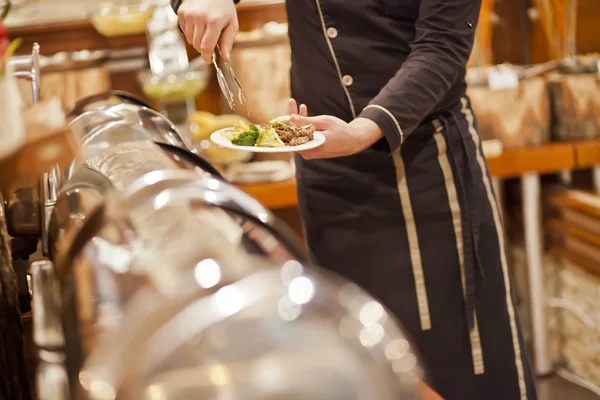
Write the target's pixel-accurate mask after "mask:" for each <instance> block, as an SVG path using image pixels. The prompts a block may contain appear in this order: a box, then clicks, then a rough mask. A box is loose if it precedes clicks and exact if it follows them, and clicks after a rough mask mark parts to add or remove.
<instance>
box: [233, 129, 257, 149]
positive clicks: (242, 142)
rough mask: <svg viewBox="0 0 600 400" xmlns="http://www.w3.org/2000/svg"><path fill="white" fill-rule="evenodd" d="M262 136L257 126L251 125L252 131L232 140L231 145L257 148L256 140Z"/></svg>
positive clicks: (249, 130)
mask: <svg viewBox="0 0 600 400" xmlns="http://www.w3.org/2000/svg"><path fill="white" fill-rule="evenodd" d="M258 135H260V131H259V129H258V127H257V126H256V125H250V129H248V130H247V131H245V132H242V133H240V134H239V135H238V136H237V137H236V138H234V139H232V140H231V144H234V145H236V146H256V140H257V139H258Z"/></svg>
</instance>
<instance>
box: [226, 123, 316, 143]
mask: <svg viewBox="0 0 600 400" xmlns="http://www.w3.org/2000/svg"><path fill="white" fill-rule="evenodd" d="M314 133H315V127H314V126H313V125H306V126H301V127H298V126H295V125H294V124H292V123H291V122H290V120H289V117H282V118H277V119H274V120H272V121H271V122H269V123H268V124H261V125H253V124H248V123H245V122H240V123H238V124H236V125H234V126H233V129H232V130H230V131H226V133H224V135H225V136H226V137H227V139H229V140H230V141H231V144H233V145H236V146H257V147H285V146H300V145H302V144H306V143H308V142H310V141H311V140H313V139H314Z"/></svg>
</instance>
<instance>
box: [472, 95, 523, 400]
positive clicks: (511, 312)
mask: <svg viewBox="0 0 600 400" xmlns="http://www.w3.org/2000/svg"><path fill="white" fill-rule="evenodd" d="M461 103H462V109H461V113H462V114H463V115H464V117H465V119H466V120H467V123H468V130H469V133H470V134H471V138H472V140H473V142H474V143H475V151H476V153H477V164H479V168H480V169H481V175H482V177H483V185H484V186H485V190H486V192H487V198H488V201H489V203H490V207H491V209H492V215H493V217H494V225H495V226H496V235H497V237H498V246H499V248H500V259H501V263H502V275H503V278H504V289H505V299H506V308H507V309H508V316H509V320H510V331H511V336H512V343H513V350H514V354H515V367H516V369H517V380H518V384H519V392H520V394H521V400H527V387H526V386H525V377H524V372H523V359H522V354H521V345H520V344H519V337H518V334H517V321H516V316H515V308H514V305H513V302H512V297H511V289H510V278H509V274H508V262H507V260H506V247H505V243H504V233H503V231H502V225H501V221H500V211H499V208H498V204H497V203H496V200H495V198H494V193H493V191H492V184H491V182H490V179H489V177H488V175H487V173H486V164H485V158H484V157H483V154H482V153H481V151H480V139H479V134H478V133H477V130H476V129H475V125H474V123H475V119H474V117H473V112H472V111H471V109H470V108H469V107H468V104H469V103H468V101H467V99H466V98H464V97H463V98H462V99H461Z"/></svg>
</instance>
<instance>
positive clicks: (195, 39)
mask: <svg viewBox="0 0 600 400" xmlns="http://www.w3.org/2000/svg"><path fill="white" fill-rule="evenodd" d="M191 36H192V38H191V40H188V41H189V42H190V43H191V44H192V46H194V49H196V50H197V51H198V52H199V53H200V45H201V44H202V37H203V36H204V29H203V28H202V27H201V26H196V27H195V28H193V32H192V34H191Z"/></svg>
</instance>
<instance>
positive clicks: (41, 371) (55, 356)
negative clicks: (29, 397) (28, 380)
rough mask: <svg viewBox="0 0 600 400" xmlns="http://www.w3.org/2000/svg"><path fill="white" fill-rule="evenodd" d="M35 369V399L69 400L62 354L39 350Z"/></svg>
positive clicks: (67, 379)
mask: <svg viewBox="0 0 600 400" xmlns="http://www.w3.org/2000/svg"><path fill="white" fill-rule="evenodd" d="M38 354H39V361H38V364H37V369H36V389H37V393H36V394H37V398H38V399H44V400H69V399H70V398H71V395H70V392H69V378H68V376H67V371H66V369H65V366H64V358H65V357H64V354H62V353H60V352H56V351H47V350H40V351H39V352H38Z"/></svg>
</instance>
